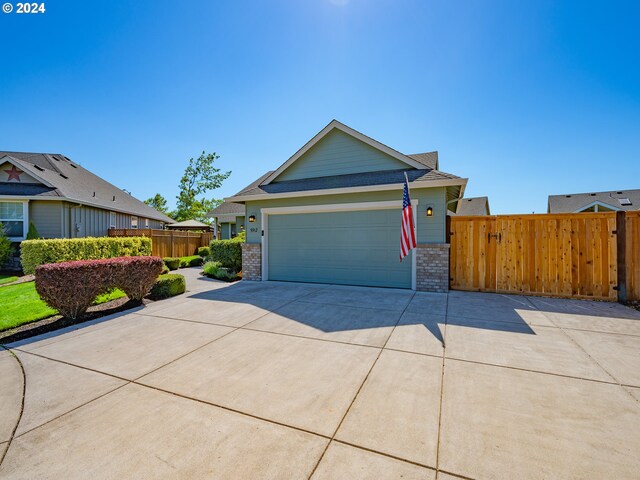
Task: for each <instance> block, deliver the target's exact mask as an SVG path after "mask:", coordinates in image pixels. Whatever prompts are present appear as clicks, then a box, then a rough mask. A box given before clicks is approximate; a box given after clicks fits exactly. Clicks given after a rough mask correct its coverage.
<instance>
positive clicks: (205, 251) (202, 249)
mask: <svg viewBox="0 0 640 480" xmlns="http://www.w3.org/2000/svg"><path fill="white" fill-rule="evenodd" d="M198 255H200V256H201V257H202V258H207V257H208V256H209V255H211V250H210V249H209V247H200V248H198Z"/></svg>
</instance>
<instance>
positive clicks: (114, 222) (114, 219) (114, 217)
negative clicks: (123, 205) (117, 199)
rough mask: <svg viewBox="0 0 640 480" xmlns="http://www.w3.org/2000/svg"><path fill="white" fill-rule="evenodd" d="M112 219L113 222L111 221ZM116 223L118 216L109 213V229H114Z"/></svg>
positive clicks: (114, 213)
mask: <svg viewBox="0 0 640 480" xmlns="http://www.w3.org/2000/svg"><path fill="white" fill-rule="evenodd" d="M112 218H113V222H112V221H111V219H112ZM117 223H118V215H117V214H116V212H109V228H116V227H117V225H116V224H117Z"/></svg>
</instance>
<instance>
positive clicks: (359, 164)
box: [275, 129, 410, 182]
mask: <svg viewBox="0 0 640 480" xmlns="http://www.w3.org/2000/svg"><path fill="white" fill-rule="evenodd" d="M399 168H410V167H408V166H407V164H406V163H404V162H401V161H400V160H398V159H396V158H393V157H391V156H389V155H387V154H386V153H383V152H381V151H380V150H378V149H376V148H373V147H372V146H370V145H367V144H366V143H364V142H361V141H360V140H357V139H355V138H353V137H352V136H350V135H347V134H346V133H344V132H342V131H340V130H335V129H334V130H333V131H331V132H330V133H328V134H327V135H326V136H325V137H324V138H323V139H322V140H320V141H319V142H318V143H317V144H315V145H314V146H313V147H311V149H309V151H307V152H306V153H305V154H304V155H302V156H301V157H300V158H298V160H296V161H295V162H294V163H293V164H291V165H290V166H289V168H287V169H286V170H285V171H284V172H282V173H281V174H280V175H279V176H278V177H277V178H276V179H275V181H277V182H281V181H285V180H298V179H301V178H315V177H327V176H331V175H347V174H352V173H363V172H375V171H380V170H395V169H399Z"/></svg>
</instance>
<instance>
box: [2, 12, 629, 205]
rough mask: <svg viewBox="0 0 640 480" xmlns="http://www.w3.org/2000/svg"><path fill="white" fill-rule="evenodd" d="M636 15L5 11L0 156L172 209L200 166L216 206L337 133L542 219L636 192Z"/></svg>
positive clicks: (492, 203) (474, 194)
mask: <svg viewBox="0 0 640 480" xmlns="http://www.w3.org/2000/svg"><path fill="white" fill-rule="evenodd" d="M3 1H4V0H3ZM14 3H15V2H14ZM638 5H639V4H638V3H637V2H628V3H617V2H612V1H607V2H589V1H585V2H552V1H530V2H514V1H438V2H432V1H403V0H377V1H373V0H305V1H294V0H288V1H284V0H281V1H255V2H254V1H229V2H222V1H220V2H217V1H216V2H214V1H190V0H186V1H181V2H177V1H164V0H153V1H141V0H136V1H135V2H133V1H131V2H125V1H115V0H112V1H100V0H92V1H91V2H87V1H70V0H69V1H68V0H48V1H46V2H45V6H46V13H45V14H39V15H17V14H15V13H11V14H2V13H0V27H1V28H0V36H1V38H2V45H1V50H0V51H1V53H0V64H1V65H2V69H1V71H2V73H1V74H0V110H1V111H2V115H1V116H0V150H16V151H38V152H40V151H44V152H59V153H64V154H66V155H67V156H69V157H70V158H72V159H74V160H75V161H77V162H79V163H81V164H82V165H84V166H85V167H86V168H88V169H90V170H92V171H94V172H95V173H97V174H98V175H101V176H102V177H104V178H105V179H107V180H109V181H111V182H112V183H114V184H116V185H117V186H119V187H120V188H126V189H127V190H130V191H131V192H133V194H134V195H135V196H137V197H138V198H141V199H144V198H147V197H149V196H152V195H153V194H154V193H156V192H160V193H162V194H163V195H164V196H165V197H166V198H167V199H168V200H169V202H170V203H171V204H173V203H174V202H175V195H176V193H177V184H178V180H179V178H180V176H181V174H182V172H183V170H184V167H185V165H186V161H187V160H188V158H189V157H191V156H197V155H198V154H199V152H201V151H202V150H206V151H208V152H209V151H215V152H217V153H218V154H219V155H220V156H221V158H220V160H219V166H220V167H221V168H223V169H225V170H232V172H233V174H232V176H231V178H230V179H229V180H227V182H226V183H225V184H224V186H223V187H222V188H221V189H219V190H218V191H215V192H213V193H212V194H211V196H212V197H215V198H222V197H224V196H229V195H231V194H233V193H235V192H236V191H238V190H239V189H241V188H242V187H243V186H244V185H245V184H247V183H249V182H251V181H252V180H254V179H255V178H257V177H258V176H260V175H261V174H262V173H263V172H265V171H266V170H269V169H273V168H275V167H277V166H278V165H280V164H281V163H282V162H284V161H285V160H286V159H287V158H288V157H289V156H290V155H292V154H293V153H295V151H296V150H297V149H298V148H299V147H300V146H302V145H303V144H304V143H305V142H306V141H307V140H308V139H309V138H311V137H312V136H313V135H315V134H316V133H317V132H318V131H319V130H320V129H321V128H322V127H324V126H325V125H326V124H327V123H328V122H329V121H330V120H331V119H333V118H336V119H338V120H340V121H342V122H344V123H346V124H347V125H349V126H351V127H353V128H355V129H356V130H359V131H361V132H363V133H365V134H367V135H369V136H372V137H374V138H376V139H377V140H380V141H381V142H383V143H385V144H387V145H389V146H391V147H393V148H395V149H397V150H400V151H402V152H404V153H418V152H423V151H430V150H438V151H439V152H440V167H441V169H442V170H444V171H447V172H451V173H455V174H457V175H460V176H464V177H468V178H469V184H468V187H467V192H466V196H476V195H488V196H489V198H490V204H491V207H492V213H529V212H532V211H535V212H543V211H545V210H546V199H547V195H548V194H557V193H566V192H584V191H599V190H610V189H616V190H618V189H631V188H640V154H639V152H640V35H639V34H638V32H637V25H638V23H639V21H640V7H639V6H638Z"/></svg>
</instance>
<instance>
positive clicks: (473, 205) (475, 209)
mask: <svg viewBox="0 0 640 480" xmlns="http://www.w3.org/2000/svg"><path fill="white" fill-rule="evenodd" d="M456 215H489V199H488V198H487V197H472V198H462V199H460V201H459V202H458V210H457V211H456Z"/></svg>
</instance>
